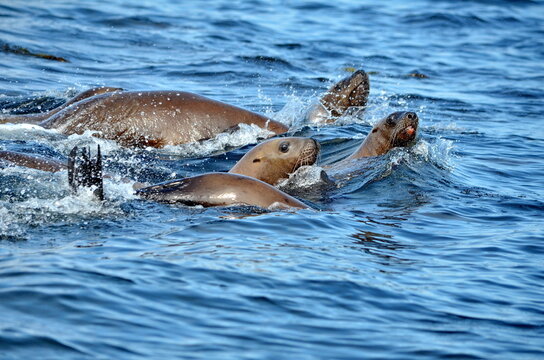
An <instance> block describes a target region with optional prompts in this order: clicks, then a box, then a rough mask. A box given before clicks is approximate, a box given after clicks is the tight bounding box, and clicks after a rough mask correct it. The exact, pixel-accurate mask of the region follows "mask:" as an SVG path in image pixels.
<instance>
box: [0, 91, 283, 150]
mask: <svg viewBox="0 0 544 360" xmlns="http://www.w3.org/2000/svg"><path fill="white" fill-rule="evenodd" d="M8 122H9V123H24V122H30V123H36V124H38V125H40V126H43V127H44V128H47V129H52V128H54V129H58V130H59V131H60V132H62V133H63V134H66V135H71V134H82V133H84V132H85V131H87V130H91V131H96V132H97V134H96V135H97V136H100V137H102V138H105V139H110V140H115V141H117V142H118V143H119V144H120V145H122V146H129V147H146V146H151V147H157V148H161V147H164V146H166V145H180V144H185V143H189V142H195V141H199V140H205V139H209V138H212V137H214V136H215V135H217V134H219V133H221V132H225V131H228V130H231V129H235V128H236V127H237V126H239V125H240V124H255V125H257V126H259V127H261V128H263V129H268V130H269V131H271V132H272V133H274V134H283V133H285V132H286V131H287V130H288V128H287V126H285V125H283V124H282V123H280V122H278V121H274V120H272V119H269V118H267V117H265V116H262V115H259V114H256V113H253V112H251V111H248V110H244V109H241V108H239V107H236V106H232V105H228V104H225V103H222V102H219V101H215V100H212V99H209V98H206V97H204V96H200V95H196V94H192V93H188V92H182V91H145V92H135V91H127V92H122V91H119V89H117V88H97V89H91V90H89V91H87V92H84V93H82V94H80V95H78V96H77V97H75V98H74V99H71V100H70V101H69V102H68V103H66V104H65V105H63V106H61V107H60V108H57V109H53V110H52V111H50V112H48V113H40V114H35V115H19V116H7V117H3V118H2V119H0V123H8Z"/></svg>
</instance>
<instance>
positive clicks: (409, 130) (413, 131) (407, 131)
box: [405, 126, 416, 135]
mask: <svg viewBox="0 0 544 360" xmlns="http://www.w3.org/2000/svg"><path fill="white" fill-rule="evenodd" d="M405 131H406V133H407V134H408V135H412V134H413V133H415V132H416V129H414V128H413V127H412V126H408V127H407V128H406V130H405Z"/></svg>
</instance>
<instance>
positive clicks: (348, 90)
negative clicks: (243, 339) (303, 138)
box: [306, 70, 370, 123]
mask: <svg viewBox="0 0 544 360" xmlns="http://www.w3.org/2000/svg"><path fill="white" fill-rule="evenodd" d="M369 93H370V80H369V78H368V74H367V73H366V72H364V70H357V71H355V72H354V73H353V74H352V75H351V76H348V77H346V78H345V79H343V80H341V81H339V82H338V83H336V84H334V85H333V86H331V88H330V89H329V90H328V91H327V92H326V93H325V95H323V97H322V98H321V100H320V101H319V102H318V103H317V104H316V105H315V106H313V107H312V108H311V109H310V111H309V112H308V114H307V116H306V117H307V119H308V120H309V121H310V122H314V123H331V122H334V120H336V119H337V118H338V117H340V116H342V115H343V114H344V113H345V112H346V110H347V109H348V108H350V107H361V108H364V107H365V106H366V103H367V101H368V95H369Z"/></svg>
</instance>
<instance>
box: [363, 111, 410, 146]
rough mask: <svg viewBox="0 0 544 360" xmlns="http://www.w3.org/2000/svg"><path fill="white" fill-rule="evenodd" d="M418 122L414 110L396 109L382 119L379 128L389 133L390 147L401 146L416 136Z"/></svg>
mask: <svg viewBox="0 0 544 360" xmlns="http://www.w3.org/2000/svg"><path fill="white" fill-rule="evenodd" d="M418 124H419V118H418V117H417V114H416V113H415V112H412V111H397V112H394V113H392V114H390V115H389V116H387V117H386V118H385V119H384V120H382V124H381V129H382V131H383V132H385V133H389V137H390V141H391V148H394V147H403V146H407V145H408V144H410V142H412V141H413V140H414V139H415V138H416V134H417V126H418ZM374 129H375V128H374ZM374 129H372V131H373V132H374Z"/></svg>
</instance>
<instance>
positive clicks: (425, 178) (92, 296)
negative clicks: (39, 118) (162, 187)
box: [0, 0, 544, 359]
mask: <svg viewBox="0 0 544 360" xmlns="http://www.w3.org/2000/svg"><path fill="white" fill-rule="evenodd" d="M0 24H1V26H0V47H1V50H2V51H1V52H0V64H1V68H2V69H3V71H2V73H1V74H0V109H2V111H3V112H4V113H25V112H37V111H42V110H45V109H48V108H52V107H55V106H57V105H59V104H61V103H63V102H64V101H66V100H67V99H69V98H70V97H71V96H73V95H74V94H75V93H77V92H79V91H82V90H85V89H88V88H90V87H94V86H100V85H107V86H118V87H123V88H126V89H129V90H167V89H168V90H184V91H192V92H195V93H199V94H202V95H205V96H208V97H211V98H214V99H217V100H220V101H224V102H227V103H231V104H234V105H237V106H241V107H244V108H247V109H250V110H253V111H256V112H260V113H263V114H266V115H269V116H272V117H274V118H275V119H277V120H279V121H282V122H284V123H285V124H288V125H289V126H290V129H291V130H290V134H291V135H300V136H311V137H313V138H315V139H317V140H319V141H320V142H321V144H322V155H321V158H320V162H319V164H318V165H319V166H322V165H326V164H329V163H332V162H334V161H336V160H339V159H341V158H343V157H345V156H347V155H348V154H349V153H350V152H351V151H352V150H353V148H355V147H356V146H358V144H359V143H360V142H361V141H362V139H363V138H364V136H365V135H366V134H367V133H368V131H369V130H370V129H371V127H372V124H374V123H375V122H376V121H378V120H379V119H380V118H382V117H383V116H385V115H387V114H389V113H391V112H393V111H398V110H412V111H415V112H417V113H418V115H419V117H420V129H419V137H418V140H417V142H416V144H415V145H414V146H413V147H411V148H407V149H396V150H394V151H392V152H390V153H389V154H387V155H385V156H382V157H378V158H376V159H372V160H370V161H369V162H365V164H364V165H365V166H366V168H365V171H359V172H356V173H355V174H354V175H353V176H351V177H350V178H349V179H345V180H343V181H341V182H339V183H338V186H337V187H336V188H332V189H328V190H323V189H316V186H314V185H315V183H313V182H312V181H311V178H310V179H306V180H307V182H306V183H299V184H298V185H299V189H298V190H299V191H298V192H297V196H298V197H299V198H301V199H302V200H304V201H306V202H307V203H309V204H310V205H311V206H312V207H313V209H311V210H301V211H264V210H259V209H252V208H208V209H204V208H198V207H184V206H174V205H164V204H158V203H153V202H146V201H143V200H140V199H138V198H136V197H134V196H133V195H132V190H131V187H130V184H124V183H122V182H120V181H119V180H118V179H111V180H107V181H106V184H105V190H106V196H107V201H106V202H105V203H103V204H99V203H96V202H94V201H93V200H92V199H91V197H90V196H89V194H85V193H83V194H81V195H78V196H74V195H71V194H70V192H69V189H68V186H67V183H66V173H63V172H61V173H57V174H49V173H43V172H40V171H37V170H29V169H24V168H21V167H1V168H0V358H2V359H32V358H36V359H37V358H39V359H95V358H98V359H114V358H118V359H144V358H145V359H149V358H156V359H159V358H160V359H210V358H216V359H295V358H296V359H361V358H365V359H446V358H447V359H543V358H544V286H543V284H544V267H543V264H544V221H543V215H544V200H543V199H544V130H543V119H542V116H543V114H544V106H543V98H544V90H543V83H544V67H543V65H542V64H544V25H543V24H544V3H542V2H541V1H530V0H519V1H483V0H482V1H476V0H474V1H430V0H429V1H424V0H416V1H410V2H405V1H400V0H395V1H387V2H385V1H384V2H376V1H361V2H360V1H346V0H339V1H334V2H325V1H323V0H315V1H286V0H285V1H282V0H277V1H257V0H252V1H244V2H237V1H206V2H204V1H199V2H191V3H189V2H183V3H182V2H179V3H178V2H171V1H163V0H156V1H146V0H144V1H130V0H126V1H124V0H111V1H108V2H102V1H97V0H91V1H85V2H76V1H53V2H42V1H25V2H15V1H12V2H2V3H1V4H0ZM23 48H24V49H27V50H28V51H29V52H32V53H41V54H49V55H53V56H56V57H61V58H64V59H65V60H67V61H66V62H61V61H54V60H48V59H45V58H43V57H36V56H28V53H27V54H26V55H25V54H23V53H25V51H24V50H22V49H23ZM357 68H363V69H365V70H366V71H367V72H369V74H370V80H371V94H370V100H369V107H368V109H367V110H366V111H365V112H364V113H355V114H352V115H351V116H346V117H344V118H342V119H341V120H340V121H338V122H337V123H336V124H331V125H326V126H315V125H309V124H306V123H305V122H304V120H303V115H304V113H305V111H306V110H307V109H308V107H309V106H310V105H311V104H312V103H313V102H315V101H316V100H317V99H318V97H319V95H320V94H322V93H323V92H324V91H325V90H326V89H327V87H328V86H330V85H331V84H333V83H334V82H335V81H338V80H339V79H341V78H343V77H345V76H348V75H349V74H350V71H353V70H354V69H357ZM261 135H262V134H260V131H259V130H258V129H255V128H251V127H244V128H242V129H241V130H240V131H239V132H237V133H234V134H229V135H220V136H218V137H217V138H215V139H212V140H209V141H206V142H204V143H202V144H189V145H184V146H179V147H169V148H166V149H161V150H156V149H141V150H131V149H123V148H121V147H119V146H118V145H116V144H115V143H114V142H111V141H105V140H100V139H97V138H94V137H93V136H92V135H91V134H84V135H74V136H69V137H65V136H63V135H61V134H59V133H57V132H55V131H52V130H44V129H41V128H39V127H37V126H32V125H13V124H5V125H0V150H17V151H25V152H28V153H33V154H39V155H43V156H50V157H53V158H56V159H59V160H65V159H66V155H67V154H68V152H69V151H70V149H71V148H72V147H73V146H75V145H92V146H94V145H95V144H100V145H101V146H102V149H103V153H104V158H105V166H106V169H107V170H108V171H109V172H111V173H114V174H116V175H118V176H119V177H121V176H129V177H131V178H132V179H134V180H138V181H148V182H157V181H164V180H169V179H175V178H179V177H183V176H191V175H196V174H199V173H203V172H208V171H226V170H228V169H229V168H230V167H231V166H232V165H233V164H234V163H235V162H236V161H237V160H238V159H239V158H240V157H241V156H242V155H243V154H244V153H245V152H246V151H247V150H248V149H250V148H251V147H252V146H253V145H254V144H255V143H257V142H258V141H259V140H258V139H259V137H260V136H261Z"/></svg>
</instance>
